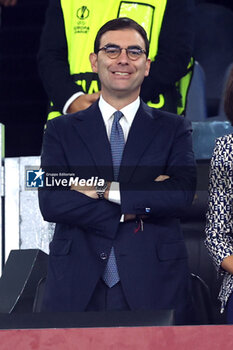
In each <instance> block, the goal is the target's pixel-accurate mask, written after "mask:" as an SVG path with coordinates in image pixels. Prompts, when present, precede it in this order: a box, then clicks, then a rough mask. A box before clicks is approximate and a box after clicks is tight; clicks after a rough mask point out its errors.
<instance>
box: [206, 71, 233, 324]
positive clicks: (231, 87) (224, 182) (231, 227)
mask: <svg viewBox="0 0 233 350" xmlns="http://www.w3.org/2000/svg"><path fill="white" fill-rule="evenodd" d="M224 109H225V113H226V115H227V117H228V119H229V121H230V122H231V124H232V125H233V69H232V70H231V72H230V76H229V79H228V82H227V86H226V92H225V100H224ZM232 200H233V134H230V135H225V136H223V137H219V138H218V139H217V140H216V144H215V149H214V153H213V156H212V159H211V166H210V182H209V204H208V211H207V223H206V229H205V231H206V239H205V244H206V246H207V248H208V250H209V252H210V254H211V256H212V258H213V261H214V263H215V266H216V268H217V270H218V273H219V274H221V275H223V276H224V278H223V283H222V286H221V290H220V293H219V299H220V301H221V312H223V311H224V309H225V307H226V311H227V323H229V324H232V323H233V293H232V292H233V206H232Z"/></svg>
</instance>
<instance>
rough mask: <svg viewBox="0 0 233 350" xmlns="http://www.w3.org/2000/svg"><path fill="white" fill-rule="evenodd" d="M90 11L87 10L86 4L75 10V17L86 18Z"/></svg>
mask: <svg viewBox="0 0 233 350" xmlns="http://www.w3.org/2000/svg"><path fill="white" fill-rule="evenodd" d="M89 13H90V11H89V10H88V8H87V6H82V7H80V8H79V9H78V11H77V17H78V18H79V19H86V18H87V17H88V16H89Z"/></svg>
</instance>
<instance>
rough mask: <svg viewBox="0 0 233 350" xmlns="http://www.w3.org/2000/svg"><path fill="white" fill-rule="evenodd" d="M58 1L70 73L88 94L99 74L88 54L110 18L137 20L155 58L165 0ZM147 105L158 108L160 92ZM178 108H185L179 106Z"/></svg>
mask: <svg viewBox="0 0 233 350" xmlns="http://www.w3.org/2000/svg"><path fill="white" fill-rule="evenodd" d="M60 1H61V8H62V11H63V17H64V23H65V33H66V40H67V48H68V61H69V66H70V74H71V76H72V77H73V79H74V81H75V82H76V84H77V85H79V86H81V87H82V89H83V91H84V92H85V93H87V94H91V93H94V92H97V91H99V90H100V82H99V79H98V75H97V74H96V73H93V72H92V69H91V65H90V62H89V54H90V53H91V52H93V48H94V40H95V37H96V34H97V31H98V30H99V28H100V27H101V26H102V25H103V24H104V23H106V22H108V21H109V20H111V19H114V18H118V17H129V18H131V19H133V20H135V21H136V22H138V23H139V24H140V25H141V26H142V27H143V28H144V29H145V30H146V32H147V36H148V39H149V42H150V52H149V58H150V59H151V60H152V61H153V60H154V58H155V56H156V54H157V51H158V40H159V35H160V30H161V26H162V22H163V17H164V13H165V9H166V4H167V0H140V2H135V1H132V0H128V1H119V0H114V1H109V0H101V1H96V0H82V1H71V0H60ZM186 80H187V79H186ZM188 80H189V79H188ZM148 105H150V106H153V107H155V108H161V107H162V106H163V105H164V97H163V96H162V95H161V96H160V101H159V103H158V104H152V103H151V102H149V103H148ZM52 106H53V104H52V103H51V107H52ZM180 109H181V110H183V109H184V108H183V107H182V106H181V108H180ZM58 115H60V113H59V112H57V111H52V112H50V113H49V117H48V119H52V118H55V117H57V116H58Z"/></svg>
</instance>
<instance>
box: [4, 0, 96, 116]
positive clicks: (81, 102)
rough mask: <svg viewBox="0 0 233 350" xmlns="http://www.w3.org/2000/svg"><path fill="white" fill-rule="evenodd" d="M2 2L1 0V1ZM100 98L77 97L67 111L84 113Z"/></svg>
mask: <svg viewBox="0 0 233 350" xmlns="http://www.w3.org/2000/svg"><path fill="white" fill-rule="evenodd" d="M0 1H1V0H0ZM99 97H100V91H99V92H95V93H93V94H89V95H88V94H85V95H80V96H79V97H77V98H76V99H75V100H74V101H73V102H72V103H71V105H70V106H69V108H68V109H67V113H75V112H78V111H82V110H83V109H86V108H88V107H90V106H91V105H92V103H94V102H95V101H96V100H97V99H98V98H99Z"/></svg>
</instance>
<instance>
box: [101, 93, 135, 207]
mask: <svg viewBox="0 0 233 350" xmlns="http://www.w3.org/2000/svg"><path fill="white" fill-rule="evenodd" d="M139 105H140V98H139V97H138V98H137V99H136V100H135V101H133V102H132V103H130V104H129V105H127V106H125V107H124V108H122V109H121V110H120V111H121V112H122V113H123V116H122V117H121V119H120V122H119V123H120V125H121V127H122V130H123V133H124V138H125V142H126V141H127V137H128V134H129V130H130V128H131V125H132V123H133V120H134V117H135V115H136V113H137V110H138V108H139ZM99 108H100V112H101V114H102V117H103V120H104V124H105V126H106V131H107V135H108V139H109V140H110V135H111V129H112V123H113V119H114V116H113V114H114V113H115V112H116V111H117V110H116V108H114V107H112V106H111V105H110V104H109V103H107V102H106V101H105V100H104V99H103V97H102V95H101V96H100V100H99ZM108 200H109V201H111V202H114V203H117V204H121V195H120V186H119V182H112V183H111V186H110V189H109V196H108Z"/></svg>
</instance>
